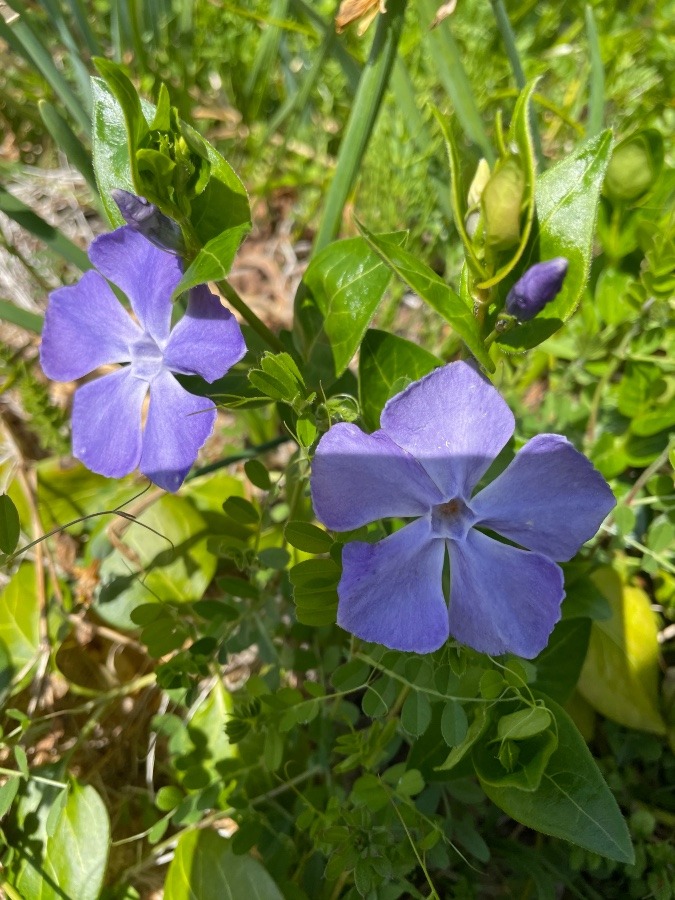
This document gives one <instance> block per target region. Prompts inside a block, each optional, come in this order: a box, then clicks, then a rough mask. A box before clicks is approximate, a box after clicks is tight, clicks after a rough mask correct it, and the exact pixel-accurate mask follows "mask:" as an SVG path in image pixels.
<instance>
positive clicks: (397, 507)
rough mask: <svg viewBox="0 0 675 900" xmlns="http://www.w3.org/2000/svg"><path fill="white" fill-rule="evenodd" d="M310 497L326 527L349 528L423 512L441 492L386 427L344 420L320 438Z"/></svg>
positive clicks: (440, 499)
mask: <svg viewBox="0 0 675 900" xmlns="http://www.w3.org/2000/svg"><path fill="white" fill-rule="evenodd" d="M311 487H312V502H313V504H314V511H315V512H316V515H317V517H318V518H319V519H320V520H321V521H322V522H323V523H324V525H326V526H327V527H328V528H332V529H335V530H336V531H351V529H353V528H359V527H360V526H361V525H366V524H367V523H369V522H374V521H375V520H376V519H381V518H383V517H385V516H402V517H408V516H420V515H423V514H424V513H426V512H428V510H429V509H430V507H431V506H432V505H433V504H436V503H441V502H442V500H443V497H442V495H441V493H440V491H439V490H438V488H437V487H436V485H435V484H434V483H433V481H432V480H431V479H430V478H429V476H428V475H427V473H426V472H425V471H424V469H423V468H422V466H421V465H420V464H419V463H418V462H417V461H416V460H415V459H413V457H412V456H410V454H408V453H406V452H405V451H404V450H401V448H400V447H398V446H397V445H396V444H394V443H393V441H392V440H391V439H390V438H388V437H387V435H386V434H384V433H383V432H382V431H376V432H375V433H374V434H364V433H363V432H362V431H361V429H360V428H357V426H356V425H351V424H349V423H347V422H340V423H339V424H337V425H334V426H333V427H332V428H331V429H330V430H329V431H328V432H327V433H326V434H325V435H324V436H323V437H322V438H321V440H320V441H319V446H318V447H317V450H316V454H315V456H314V461H313V464H312V478H311Z"/></svg>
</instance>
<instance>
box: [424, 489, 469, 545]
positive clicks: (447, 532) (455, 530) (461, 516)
mask: <svg viewBox="0 0 675 900" xmlns="http://www.w3.org/2000/svg"><path fill="white" fill-rule="evenodd" d="M475 521H476V517H475V515H474V514H473V511H472V510H471V507H469V506H467V504H466V503H465V502H464V500H462V499H461V497H453V498H452V500H448V501H447V502H446V503H439V505H438V506H434V507H432V509H431V530H432V532H433V534H434V535H435V536H436V537H442V538H450V539H451V540H453V541H463V540H464V538H465V537H466V535H467V533H468V531H469V529H470V528H471V526H472V525H473V524H474V522H475Z"/></svg>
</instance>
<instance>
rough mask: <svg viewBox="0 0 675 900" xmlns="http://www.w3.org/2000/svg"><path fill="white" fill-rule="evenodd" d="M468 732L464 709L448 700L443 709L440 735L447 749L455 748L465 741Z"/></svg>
mask: <svg viewBox="0 0 675 900" xmlns="http://www.w3.org/2000/svg"><path fill="white" fill-rule="evenodd" d="M468 730H469V720H468V719H467V717H466V713H465V712H464V707H463V706H462V704H461V703H458V702H457V701H456V700H449V701H448V702H447V703H446V704H445V706H444V707H443V715H442V716H441V734H442V735H443V740H444V741H445V743H446V744H447V745H448V747H457V746H459V745H460V744H461V743H462V741H463V740H464V739H465V737H466V734H467V731H468Z"/></svg>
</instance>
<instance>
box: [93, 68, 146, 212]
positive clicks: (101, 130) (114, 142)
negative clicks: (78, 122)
mask: <svg viewBox="0 0 675 900" xmlns="http://www.w3.org/2000/svg"><path fill="white" fill-rule="evenodd" d="M91 90H92V97H93V101H94V123H93V124H94V130H93V134H92V143H93V152H94V173H95V175H96V182H97V184H98V190H99V193H100V195H101V202H102V203H103V209H104V210H105V213H106V215H107V217H108V220H109V222H110V224H111V225H112V226H113V228H118V227H119V226H120V225H124V219H123V218H122V214H121V212H120V211H119V209H118V208H117V204H116V203H115V201H114V200H113V198H112V191H113V189H114V188H121V189H122V190H125V191H130V192H131V193H135V190H136V189H135V187H134V179H133V175H132V172H131V162H130V159H129V143H128V140H127V127H126V122H125V120H124V113H123V112H122V108H121V107H120V105H119V103H118V102H117V100H116V99H115V97H114V95H113V93H112V91H111V90H110V88H109V87H108V85H107V84H106V83H105V81H103V79H102V78H92V80H91Z"/></svg>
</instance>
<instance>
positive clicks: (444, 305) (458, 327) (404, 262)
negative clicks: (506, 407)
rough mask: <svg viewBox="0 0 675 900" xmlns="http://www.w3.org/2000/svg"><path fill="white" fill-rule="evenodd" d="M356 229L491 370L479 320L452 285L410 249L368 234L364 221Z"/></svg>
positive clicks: (491, 363)
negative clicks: (408, 250)
mask: <svg viewBox="0 0 675 900" xmlns="http://www.w3.org/2000/svg"><path fill="white" fill-rule="evenodd" d="M359 229H360V231H361V234H362V235H363V236H364V238H365V239H366V241H367V242H368V243H369V244H370V246H371V247H373V249H374V250H375V251H376V252H377V253H378V254H379V255H380V257H381V258H382V259H383V260H384V262H385V263H386V264H387V265H388V266H389V268H390V269H391V270H392V271H393V272H394V273H395V274H396V275H397V276H398V277H399V278H400V279H401V280H402V281H404V282H405V283H406V284H407V285H408V287H409V288H410V289H411V290H413V291H415V293H416V294H418V295H419V296H420V297H421V298H422V299H423V300H424V301H425V302H426V303H428V304H429V306H431V308H432V309H434V310H436V312H437V313H439V315H441V316H442V317H443V318H444V319H445V320H446V322H449V323H450V324H451V325H452V327H453V328H454V329H455V331H456V332H457V334H458V335H459V336H460V337H461V338H462V340H463V341H464V343H465V344H466V345H467V347H468V348H469V350H471V352H472V353H473V355H474V356H475V357H476V359H477V360H478V361H479V362H480V363H481V364H482V365H483V366H485V368H486V369H487V370H488V371H489V372H494V368H495V366H494V363H493V362H492V360H491V359H490V356H489V355H488V352H487V350H486V349H485V346H484V344H483V341H482V340H481V337H480V330H479V327H478V322H477V321H476V318H475V317H474V315H473V314H472V312H471V310H470V309H469V308H468V307H467V305H466V303H465V302H464V301H463V300H462V299H461V298H460V297H459V296H458V295H457V294H456V293H455V292H454V291H453V290H452V288H451V287H450V286H449V285H447V284H446V283H445V282H444V281H443V279H442V278H440V277H439V276H438V275H437V274H436V273H435V272H434V270H433V269H430V268H429V266H427V265H425V264H424V263H422V262H420V261H419V260H418V259H417V257H416V256H414V255H413V254H412V253H408V252H407V250H403V249H402V248H401V247H399V246H397V245H396V244H394V243H392V242H390V241H388V240H386V239H385V238H383V237H382V236H377V235H374V234H371V233H370V232H369V231H368V230H367V229H366V228H365V227H364V226H363V225H359Z"/></svg>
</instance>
